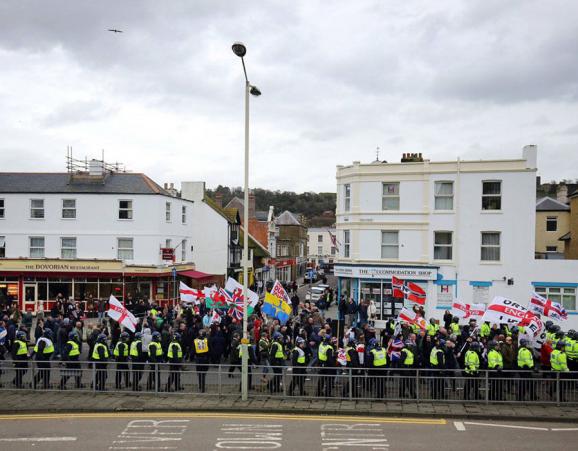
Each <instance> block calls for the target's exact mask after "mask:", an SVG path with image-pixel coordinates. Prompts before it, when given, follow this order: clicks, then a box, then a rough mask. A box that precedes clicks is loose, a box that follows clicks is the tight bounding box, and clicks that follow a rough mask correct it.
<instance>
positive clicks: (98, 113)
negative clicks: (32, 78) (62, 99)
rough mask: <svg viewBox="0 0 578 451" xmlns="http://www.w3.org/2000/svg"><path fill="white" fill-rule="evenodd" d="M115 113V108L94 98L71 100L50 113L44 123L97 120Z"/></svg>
mask: <svg viewBox="0 0 578 451" xmlns="http://www.w3.org/2000/svg"><path fill="white" fill-rule="evenodd" d="M113 113H114V109H113V108H110V107H107V106H105V105H103V104H102V103H100V102H97V101H94V100H86V101H77V102H69V103H65V104H63V105H60V106H59V107H58V108H57V109H56V110H54V111H53V112H52V113H50V114H48V115H47V116H46V117H45V118H44V119H43V123H44V124H45V125H46V126H48V127H59V126H66V125H72V124H76V123H79V122H90V121H96V120H99V119H101V118H105V117H108V116H110V115H111V114H113Z"/></svg>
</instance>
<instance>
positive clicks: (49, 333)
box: [44, 329, 52, 338]
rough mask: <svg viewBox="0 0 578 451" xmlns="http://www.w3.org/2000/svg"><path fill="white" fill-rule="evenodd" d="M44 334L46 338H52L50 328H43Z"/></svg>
mask: <svg viewBox="0 0 578 451" xmlns="http://www.w3.org/2000/svg"><path fill="white" fill-rule="evenodd" d="M44 336H45V337H46V338H52V330H51V329H44Z"/></svg>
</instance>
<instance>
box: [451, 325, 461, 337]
mask: <svg viewBox="0 0 578 451" xmlns="http://www.w3.org/2000/svg"><path fill="white" fill-rule="evenodd" d="M450 330H451V331H452V334H456V335H458V334H459V333H460V325H459V324H458V323H451V324H450Z"/></svg>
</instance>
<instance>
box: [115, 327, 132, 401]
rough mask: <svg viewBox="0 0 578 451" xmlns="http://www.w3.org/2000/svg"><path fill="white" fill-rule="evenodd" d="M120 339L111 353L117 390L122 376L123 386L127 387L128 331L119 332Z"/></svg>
mask: <svg viewBox="0 0 578 451" xmlns="http://www.w3.org/2000/svg"><path fill="white" fill-rule="evenodd" d="M119 338H120V340H119V341H118V342H117V343H116V345H115V346H114V350H113V352H112V355H113V356H114V360H115V361H116V371H115V377H114V386H115V387H116V389H117V390H120V388H121V383H122V378H123V376H124V386H125V388H128V387H129V385H130V384H129V371H128V356H129V353H130V348H129V344H128V339H129V334H128V332H122V333H121V334H120V337H119Z"/></svg>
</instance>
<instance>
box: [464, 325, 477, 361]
mask: <svg viewBox="0 0 578 451" xmlns="http://www.w3.org/2000/svg"><path fill="white" fill-rule="evenodd" d="M479 327H480V326H476V327H474V330H472V332H471V333H470V336H469V337H468V338H472V337H473V336H474V334H475V333H476V330H478V329H479ZM467 343H468V340H467V339H466V342H465V343H464V345H463V346H462V349H460V352H459V354H460V355H461V353H462V352H464V349H465V348H466V344H467Z"/></svg>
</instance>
